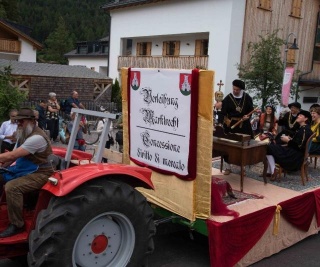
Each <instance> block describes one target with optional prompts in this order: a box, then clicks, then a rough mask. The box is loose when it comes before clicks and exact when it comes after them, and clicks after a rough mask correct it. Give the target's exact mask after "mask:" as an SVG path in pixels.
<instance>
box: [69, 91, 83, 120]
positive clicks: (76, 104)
mask: <svg viewBox="0 0 320 267" xmlns="http://www.w3.org/2000/svg"><path fill="white" fill-rule="evenodd" d="M72 108H82V109H85V107H84V105H83V104H82V103H81V102H80V100H79V94H78V92H77V91H72V93H71V97H69V98H68V99H67V105H66V107H65V114H66V115H69V116H70V112H71V109H72Z"/></svg>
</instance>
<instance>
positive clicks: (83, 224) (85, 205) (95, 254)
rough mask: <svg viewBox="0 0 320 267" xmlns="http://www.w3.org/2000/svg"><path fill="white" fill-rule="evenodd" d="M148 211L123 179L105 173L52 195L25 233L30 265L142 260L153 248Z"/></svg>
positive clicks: (110, 266)
mask: <svg viewBox="0 0 320 267" xmlns="http://www.w3.org/2000/svg"><path fill="white" fill-rule="evenodd" d="M154 234H155V226H154V223H153V211H152V209H151V207H150V206H149V204H148V203H147V201H146V199H145V197H144V196H143V195H142V194H141V193H139V192H138V191H137V190H135V189H134V188H132V187H131V186H129V185H128V184H125V183H122V182H119V181H111V180H107V179H105V178H101V179H97V180H92V181H90V182H88V183H85V184H83V185H81V186H80V187H79V188H77V189H75V190H74V191H72V192H71V193H70V194H68V195H67V196H64V197H53V198H52V199H51V200H50V202H49V205H48V207H47V209H45V210H42V211H41V212H40V213H39V215H38V218H37V223H36V227H35V229H34V230H33V231H32V232H31V233H30V236H29V254H28V264H29V266H35V267H51V266H55V267H57V266H58V267H69V266H70V267H71V266H72V267H92V266H97V267H99V266H100V267H115V266H117V267H121V266H123V267H125V266H132V267H136V266H146V265H145V264H146V262H147V255H148V254H150V253H152V252H153V249H154V244H153V235H154Z"/></svg>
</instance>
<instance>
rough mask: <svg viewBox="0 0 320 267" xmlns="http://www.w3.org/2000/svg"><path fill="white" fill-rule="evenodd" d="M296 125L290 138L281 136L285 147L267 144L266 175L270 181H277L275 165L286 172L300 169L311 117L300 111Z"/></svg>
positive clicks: (309, 130)
mask: <svg viewBox="0 0 320 267" xmlns="http://www.w3.org/2000/svg"><path fill="white" fill-rule="evenodd" d="M296 121H297V122H296V124H297V125H298V127H299V128H298V129H297V130H296V132H295V133H294V134H293V135H292V137H291V136H289V135H283V136H281V140H282V141H283V142H284V143H286V146H283V145H278V144H272V143H271V144H269V145H268V149H267V160H268V170H267V173H269V174H271V179H270V180H271V181H274V180H275V179H277V176H278V173H277V169H276V167H275V164H276V163H277V164H279V165H280V166H281V167H282V168H283V169H285V170H286V171H296V170H298V169H300V167H301V165H302V163H303V159H304V153H305V149H306V143H307V140H308V139H309V137H310V136H311V135H312V131H311V129H310V125H309V123H310V121H311V115H310V112H308V111H306V110H300V112H299V114H298V116H297V119H296Z"/></svg>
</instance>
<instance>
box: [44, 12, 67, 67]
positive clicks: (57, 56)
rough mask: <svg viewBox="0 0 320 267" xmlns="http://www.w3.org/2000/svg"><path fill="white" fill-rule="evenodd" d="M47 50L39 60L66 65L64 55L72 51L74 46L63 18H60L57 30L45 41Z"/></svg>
mask: <svg viewBox="0 0 320 267" xmlns="http://www.w3.org/2000/svg"><path fill="white" fill-rule="evenodd" d="M45 45H46V48H45V49H44V52H43V54H42V55H39V59H41V60H42V61H45V62H50V63H59V64H66V63H67V59H66V58H65V57H64V54H65V53H67V52H69V51H70V50H72V48H73V44H72V39H71V37H70V33H69V31H68V29H67V27H66V24H65V21H64V19H63V18H62V17H60V18H59V21H58V24H57V28H56V29H55V30H54V31H53V32H52V33H51V34H50V35H49V36H48V38H47V39H46V40H45Z"/></svg>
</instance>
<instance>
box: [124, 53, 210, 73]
mask: <svg viewBox="0 0 320 267" xmlns="http://www.w3.org/2000/svg"><path fill="white" fill-rule="evenodd" d="M123 67H124V68H129V67H132V68H162V69H194V68H196V67H197V68H201V69H208V56H201V57H200V56H199V57H196V56H179V57H162V56H140V57H134V56H120V57H118V69H119V70H120V69H121V68H123Z"/></svg>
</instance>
